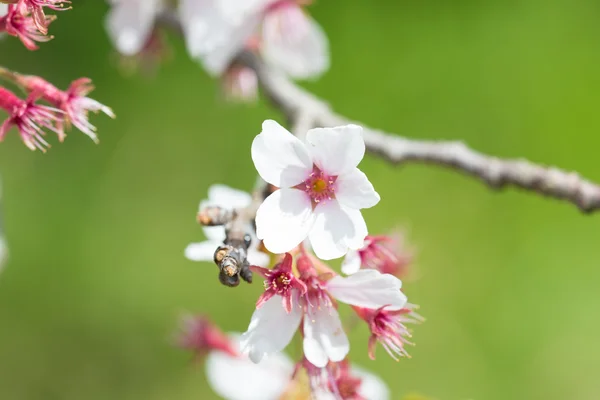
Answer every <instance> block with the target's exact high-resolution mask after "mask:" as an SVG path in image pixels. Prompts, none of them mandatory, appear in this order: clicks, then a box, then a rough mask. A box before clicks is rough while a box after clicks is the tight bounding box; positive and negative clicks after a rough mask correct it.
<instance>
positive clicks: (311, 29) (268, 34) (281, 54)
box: [261, 4, 330, 79]
mask: <svg viewBox="0 0 600 400" xmlns="http://www.w3.org/2000/svg"><path fill="white" fill-rule="evenodd" d="M261 53H262V55H263V56H264V58H265V60H266V61H267V62H268V63H269V64H272V65H273V66H275V67H276V68H278V69H280V70H281V71H282V72H284V73H285V74H286V75H288V76H290V77H292V78H296V79H307V78H317V77H318V76H320V75H321V74H323V73H324V72H325V71H327V70H328V69H329V65H330V63H329V42H328V40H327V36H326V35H325V33H324V32H323V29H322V28H321V27H320V26H319V24H317V23H316V22H315V21H314V20H313V19H312V18H310V17H309V16H308V14H306V13H305V12H304V10H303V9H302V7H300V6H299V5H295V4H294V5H289V6H286V7H280V8H279V9H277V10H274V11H271V12H268V13H267V15H266V16H265V19H264V22H263V29H262V46H261Z"/></svg>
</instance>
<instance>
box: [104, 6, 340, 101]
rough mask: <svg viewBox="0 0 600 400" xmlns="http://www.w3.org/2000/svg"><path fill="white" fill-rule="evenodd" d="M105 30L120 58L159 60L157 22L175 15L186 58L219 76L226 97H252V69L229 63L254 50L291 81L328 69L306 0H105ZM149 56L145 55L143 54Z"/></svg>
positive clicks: (254, 88) (318, 30)
mask: <svg viewBox="0 0 600 400" xmlns="http://www.w3.org/2000/svg"><path fill="white" fill-rule="evenodd" d="M109 2H110V4H111V10H110V12H109V14H108V15H107V18H106V29H107V32H108V35H109V37H110V38H111V40H112V42H113V44H114V46H115V47H116V49H117V50H118V51H119V52H120V53H121V54H122V55H124V56H127V57H132V56H137V57H141V58H142V59H160V57H157V56H156V55H157V54H160V53H161V52H162V51H163V50H162V49H161V46H163V45H162V43H161V42H160V39H159V38H160V33H159V28H160V26H161V22H167V21H165V19H166V20H169V19H171V20H172V19H173V17H176V18H177V20H178V21H179V22H180V27H181V30H182V33H183V36H184V40H185V44H186V49H187V52H188V54H189V55H190V57H192V58H193V59H195V60H198V61H199V62H200V63H201V64H202V65H203V66H204V68H205V69H206V70H207V72H208V73H209V74H211V75H212V76H221V77H223V84H224V87H225V93H226V95H228V96H229V97H230V98H232V99H237V100H252V99H254V98H255V97H256V93H257V77H256V75H255V72H254V71H253V70H251V69H249V68H247V67H245V66H242V65H240V64H238V63H236V62H235V60H236V57H237V56H238V54H240V52H242V51H251V52H256V53H258V54H260V55H261V57H263V59H264V60H265V61H266V62H268V63H269V64H270V65H272V66H273V67H274V68H276V69H278V70H279V71H281V72H282V73H285V74H286V75H288V76H290V77H292V78H295V79H308V78H316V77H318V76H320V75H321V74H322V73H324V72H325V71H326V70H327V69H328V68H329V44H328V41H327V37H326V36H325V34H324V32H323V30H322V29H321V27H320V26H319V25H318V24H317V23H316V22H315V21H314V20H313V19H312V18H310V17H309V16H308V14H307V13H306V11H305V9H304V8H305V7H304V6H305V5H306V4H307V3H309V2H307V1H306V0H180V1H179V2H178V5H177V7H176V8H174V7H173V6H172V2H170V1H167V0H110V1H109ZM148 56H149V57H148Z"/></svg>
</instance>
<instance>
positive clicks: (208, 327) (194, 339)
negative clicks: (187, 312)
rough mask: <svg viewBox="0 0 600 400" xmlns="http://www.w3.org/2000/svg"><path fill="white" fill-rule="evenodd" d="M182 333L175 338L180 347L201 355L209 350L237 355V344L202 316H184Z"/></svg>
mask: <svg viewBox="0 0 600 400" xmlns="http://www.w3.org/2000/svg"><path fill="white" fill-rule="evenodd" d="M181 330H182V333H181V335H180V336H179V337H178V338H177V343H178V345H179V346H180V347H182V348H184V349H188V350H191V351H193V352H194V353H195V354H196V355H197V356H202V355H205V354H206V353H208V352H209V351H214V350H217V351H221V352H224V353H227V354H229V355H231V356H233V357H237V356H239V352H238V350H237V345H236V344H235V343H233V342H232V341H231V340H230V339H229V338H228V337H227V336H226V335H225V334H223V332H221V330H220V329H219V328H217V327H216V326H215V325H214V324H213V323H212V322H210V320H209V319H208V318H206V317H203V316H198V317H196V316H186V317H184V318H183V320H182V329H181Z"/></svg>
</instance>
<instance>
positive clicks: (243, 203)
mask: <svg viewBox="0 0 600 400" xmlns="http://www.w3.org/2000/svg"><path fill="white" fill-rule="evenodd" d="M208 201H209V203H210V204H211V205H216V206H219V207H223V208H226V209H228V210H233V209H236V208H245V207H248V206H249V205H250V203H252V196H250V194H249V193H247V192H244V191H242V190H238V189H234V188H232V187H229V186H227V185H222V184H215V185H211V186H210V187H209V188H208Z"/></svg>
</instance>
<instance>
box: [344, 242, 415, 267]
mask: <svg viewBox="0 0 600 400" xmlns="http://www.w3.org/2000/svg"><path fill="white" fill-rule="evenodd" d="M411 261H412V255H411V254H410V253H408V252H407V251H406V250H404V249H402V236H401V235H400V234H399V233H394V234H392V235H382V236H367V237H366V238H365V242H364V245H363V247H362V248H360V249H359V250H350V251H348V254H346V257H345V258H344V262H343V263H342V272H343V273H345V274H346V275H350V274H353V273H355V272H357V271H358V270H359V269H360V268H371V269H376V270H378V271H380V272H382V273H384V274H391V275H395V276H398V277H402V276H403V275H406V272H407V271H406V270H407V267H408V265H409V264H410V262H411Z"/></svg>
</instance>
